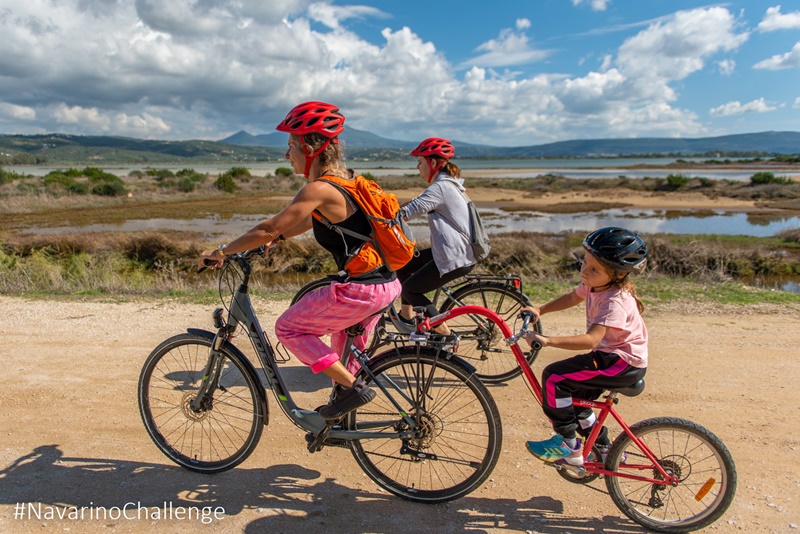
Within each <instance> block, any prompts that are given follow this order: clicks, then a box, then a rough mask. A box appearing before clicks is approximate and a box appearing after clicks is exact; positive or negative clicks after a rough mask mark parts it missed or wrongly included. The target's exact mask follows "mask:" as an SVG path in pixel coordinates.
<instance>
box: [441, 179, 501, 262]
mask: <svg viewBox="0 0 800 534" xmlns="http://www.w3.org/2000/svg"><path fill="white" fill-rule="evenodd" d="M447 181H450V180H447ZM452 183H453V187H455V188H456V189H457V190H458V192H459V193H461V195H462V196H463V197H464V200H466V201H467V210H469V231H470V235H469V236H466V235H464V233H463V232H461V231H460V230H459V232H460V233H461V234H462V235H464V237H466V238H467V240H468V241H469V242H470V244H471V245H472V255H473V256H475V261H481V260H483V259H484V258H486V256H488V255H489V251H490V250H491V249H492V247H491V245H490V244H489V235H488V234H487V233H486V229H485V228H484V227H483V221H481V216H480V215H478V209H477V208H476V207H475V204H474V203H473V202H472V200H470V198H469V197H468V196H467V194H466V193H464V192H463V191H462V190H461V188H459V187H458V186H456V184H455V182H452ZM442 216H443V217H444V214H442ZM445 219H447V217H445ZM447 220H448V221H449V222H450V224H451V225H452V226H453V228H455V229H456V230H458V226H456V225H455V224H453V221H451V220H450V219H447Z"/></svg>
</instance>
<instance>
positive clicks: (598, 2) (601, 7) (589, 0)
mask: <svg viewBox="0 0 800 534" xmlns="http://www.w3.org/2000/svg"><path fill="white" fill-rule="evenodd" d="M610 1H611V0H572V5H573V6H579V5H581V4H583V3H586V4H589V5H590V6H592V9H593V10H594V11H605V9H606V8H607V7H608V4H609V2H610Z"/></svg>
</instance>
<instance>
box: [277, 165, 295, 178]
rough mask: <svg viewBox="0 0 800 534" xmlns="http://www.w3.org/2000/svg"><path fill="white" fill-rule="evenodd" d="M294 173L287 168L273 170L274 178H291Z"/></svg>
mask: <svg viewBox="0 0 800 534" xmlns="http://www.w3.org/2000/svg"><path fill="white" fill-rule="evenodd" d="M293 174H294V171H293V170H292V169H290V168H288V167H278V168H277V169H275V176H291V175H293Z"/></svg>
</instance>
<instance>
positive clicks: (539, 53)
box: [461, 19, 551, 68]
mask: <svg viewBox="0 0 800 534" xmlns="http://www.w3.org/2000/svg"><path fill="white" fill-rule="evenodd" d="M530 26H531V22H530V20H528V19H517V21H516V31H515V30H513V29H511V28H505V29H503V30H502V31H501V32H500V35H499V36H498V37H497V39H491V40H489V41H486V42H485V43H483V44H481V45H480V46H478V47H477V48H476V49H475V50H476V51H477V52H484V53H483V54H481V55H479V56H477V57H475V58H472V59H470V60H467V61H465V62H463V63H462V64H461V67H462V68H468V67H472V66H477V67H507V66H512V65H527V64H530V63H536V62H537V61H541V60H543V59H545V58H547V56H549V55H550V54H551V51H549V50H537V49H535V48H532V47H531V45H530V44H529V43H528V36H527V35H525V33H524V32H525V30H527V29H528V28H530Z"/></svg>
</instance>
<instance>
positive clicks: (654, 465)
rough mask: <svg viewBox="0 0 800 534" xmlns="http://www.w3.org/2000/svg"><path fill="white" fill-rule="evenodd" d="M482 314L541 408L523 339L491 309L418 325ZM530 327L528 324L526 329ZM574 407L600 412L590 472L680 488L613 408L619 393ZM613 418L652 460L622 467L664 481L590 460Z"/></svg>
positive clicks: (587, 449) (586, 450) (469, 309)
mask: <svg viewBox="0 0 800 534" xmlns="http://www.w3.org/2000/svg"><path fill="white" fill-rule="evenodd" d="M468 314H474V315H480V316H483V317H485V318H487V319H489V320H490V321H492V322H494V323H495V324H496V325H497V326H498V328H500V331H501V332H502V334H503V336H504V337H505V339H506V341H507V342H508V343H509V345H510V346H511V350H512V352H513V353H514V357H515V358H516V360H517V364H518V365H519V367H520V368H521V369H522V374H523V375H524V376H525V380H526V381H527V382H528V385H529V386H530V388H531V391H533V395H534V397H535V398H536V401H537V402H538V403H539V405H540V406H541V404H542V386H541V384H540V383H539V380H538V379H537V378H536V375H535V374H534V372H533V368H531V366H530V364H529V363H528V362H527V360H526V359H525V356H524V354H523V353H522V349H520V347H519V344H518V340H519V338H520V336H518V335H517V336H515V335H514V333H513V332H512V331H511V329H510V328H509V326H508V324H506V322H505V321H504V320H503V319H502V317H500V316H499V315H497V314H496V313H494V312H493V311H491V310H487V309H486V308H481V307H480V306H462V307H460V308H455V309H452V310H449V311H446V312H444V313H441V314H439V315H437V316H435V317H430V318H425V319H422V320H421V321H420V323H419V331H420V332H421V333H424V332H428V331H430V330H431V329H432V328H433V327H435V326H437V325H439V324H442V323H444V322H445V321H447V320H449V319H452V318H455V317H459V316H461V315H468ZM526 327H527V322H526V324H525V326H524V327H523V329H524V328H526ZM572 402H573V404H574V405H575V406H578V407H580V408H591V409H593V410H599V413H598V414H597V423H596V424H595V425H594V428H593V429H592V432H591V433H590V434H589V437H588V438H587V439H586V443H585V444H584V446H583V459H584V465H583V467H584V468H585V470H586V472H587V473H597V474H600V475H605V476H614V477H622V478H629V479H632V480H639V481H642V482H648V483H650V484H658V485H671V486H677V485H678V482H679V481H678V478H677V477H675V476H674V475H671V474H670V473H668V472H667V471H666V470H665V469H664V468H663V467H662V466H661V464H660V463H659V462H658V460H657V459H656V456H655V455H654V454H653V452H652V451H651V450H650V449H649V448H648V447H647V445H646V444H644V443H643V442H642V441H641V440H640V439H639V438H637V437H636V436H635V435H634V434H633V433H632V432H631V430H630V427H629V426H628V424H627V423H626V422H625V420H624V419H623V418H622V416H621V415H620V414H619V412H617V410H616V409H615V408H614V405H615V404H616V403H617V402H618V398H617V393H616V392H613V391H612V392H611V393H609V394H608V395H607V396H606V399H605V401H602V402H598V401H591V400H584V399H579V398H573V401H572ZM609 415H610V416H611V417H613V418H614V420H615V421H616V422H617V423H618V424H619V426H620V427H621V428H622V431H623V432H625V434H627V435H628V437H629V438H630V439H631V440H632V441H633V442H634V443H635V444H636V446H637V447H638V448H639V450H641V451H642V453H644V455H645V456H646V457H647V459H648V460H650V462H651V463H650V464H647V465H645V464H638V465H637V464H629V463H624V464H620V467H623V466H624V468H625V469H630V470H638V471H647V470H653V469H655V470H656V471H657V472H658V474H659V475H661V476H662V477H663V478H661V479H657V478H654V477H647V476H640V475H635V474H629V473H626V472H620V471H609V470H608V469H606V468H605V464H604V463H603V462H598V461H590V460H589V459H588V457H589V454H590V453H591V451H592V447H593V446H594V443H595V440H596V439H597V436H598V435H599V434H600V429H601V428H602V427H603V425H604V424H605V421H606V420H607V419H608V416H609Z"/></svg>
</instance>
